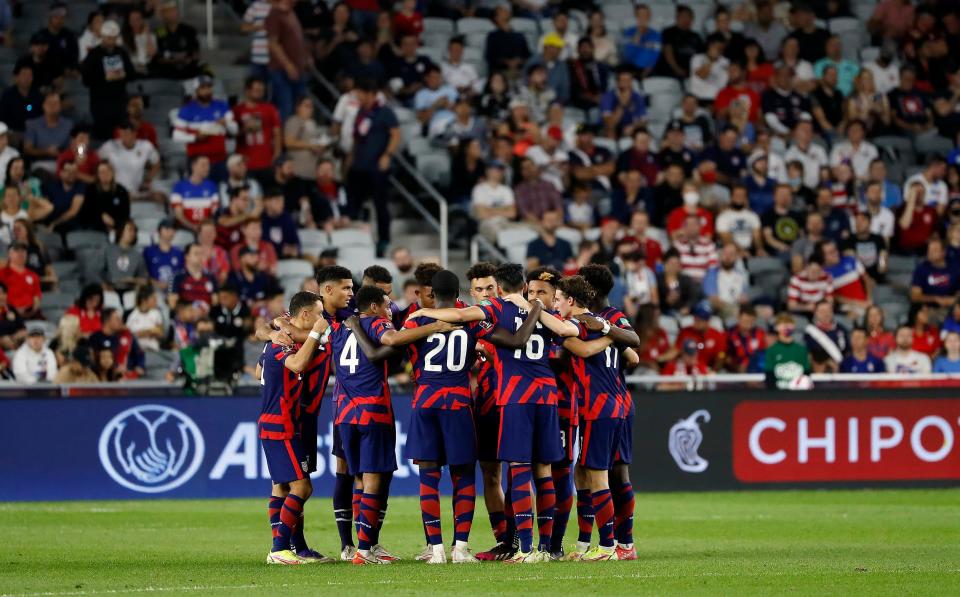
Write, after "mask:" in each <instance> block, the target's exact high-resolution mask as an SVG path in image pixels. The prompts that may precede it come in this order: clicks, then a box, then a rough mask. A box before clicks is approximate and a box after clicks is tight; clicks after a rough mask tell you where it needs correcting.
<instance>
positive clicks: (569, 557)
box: [560, 549, 589, 562]
mask: <svg viewBox="0 0 960 597" xmlns="http://www.w3.org/2000/svg"><path fill="white" fill-rule="evenodd" d="M587 551H589V550H587ZM585 553H586V551H580V550H578V549H575V550H573V551H571V552H570V553H568V554H566V555H564V556H562V557H561V558H560V561H561V562H579V561H580V560H582V559H583V554H585Z"/></svg>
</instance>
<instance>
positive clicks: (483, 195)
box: [470, 160, 517, 243]
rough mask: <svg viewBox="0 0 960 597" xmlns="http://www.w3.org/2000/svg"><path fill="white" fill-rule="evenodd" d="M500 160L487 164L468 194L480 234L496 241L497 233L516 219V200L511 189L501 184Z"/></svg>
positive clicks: (501, 166) (491, 240)
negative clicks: (478, 180)
mask: <svg viewBox="0 0 960 597" xmlns="http://www.w3.org/2000/svg"><path fill="white" fill-rule="evenodd" d="M504 168H505V166H504V165H503V163H502V162H499V161H496V160H494V161H492V162H490V163H489V164H487V171H486V174H485V175H484V178H483V180H482V181H480V182H478V183H477V185H476V186H474V187H473V192H472V193H471V195H470V212H471V213H472V215H473V217H474V219H475V220H477V222H479V231H480V234H482V235H484V236H485V237H486V238H487V240H489V241H490V242H493V243H496V242H497V233H498V232H500V231H501V230H503V229H504V228H509V227H510V226H511V225H512V224H513V223H514V221H515V220H516V219H517V202H516V200H515V199H514V196H513V189H511V188H510V187H508V186H507V185H505V184H503V171H504Z"/></svg>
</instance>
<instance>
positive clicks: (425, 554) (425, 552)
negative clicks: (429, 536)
mask: <svg viewBox="0 0 960 597" xmlns="http://www.w3.org/2000/svg"><path fill="white" fill-rule="evenodd" d="M432 557H433V546H432V545H430V544H429V543H427V544H426V545H424V546H423V549H421V550H420V553H418V554H417V556H416V557H415V558H413V559H414V560H416V561H418V562H426V561H427V560H429V559H430V558H432Z"/></svg>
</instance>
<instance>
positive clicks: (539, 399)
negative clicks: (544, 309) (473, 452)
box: [479, 298, 557, 406]
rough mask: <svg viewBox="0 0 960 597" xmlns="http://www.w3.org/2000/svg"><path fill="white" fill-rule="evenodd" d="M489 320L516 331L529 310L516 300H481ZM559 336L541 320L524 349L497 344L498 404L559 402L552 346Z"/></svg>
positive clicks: (481, 305)
mask: <svg viewBox="0 0 960 597" xmlns="http://www.w3.org/2000/svg"><path fill="white" fill-rule="evenodd" d="M479 306H480V308H481V309H483V311H484V314H485V315H486V321H489V322H490V323H491V324H493V325H494V326H500V327H502V328H504V329H507V330H510V331H511V332H514V333H516V331H517V330H518V329H520V326H522V325H523V322H524V321H525V320H526V318H527V312H526V311H524V310H523V309H521V308H520V307H518V306H516V305H514V304H513V303H510V302H507V301H504V300H503V299H499V298H495V299H490V300H486V301H482V302H481V303H480V305H479ZM554 338H555V335H554V334H553V332H551V331H550V330H549V329H548V328H546V327H544V326H543V324H541V323H540V322H537V324H536V328H535V329H534V330H533V333H532V334H531V335H530V339H529V340H528V341H527V344H526V346H524V347H523V348H517V349H515V350H514V349H509V348H500V347H497V349H496V350H497V357H498V359H497V363H496V365H495V366H496V367H497V376H498V378H499V383H498V384H497V388H498V389H497V405H498V406H504V405H506V404H556V403H557V382H556V379H555V378H554V376H553V370H552V369H550V345H551V344H552V343H553V340H554Z"/></svg>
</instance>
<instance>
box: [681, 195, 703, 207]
mask: <svg viewBox="0 0 960 597" xmlns="http://www.w3.org/2000/svg"><path fill="white" fill-rule="evenodd" d="M698 203H700V195H699V194H698V193H684V194H683V204H684V205H688V206H690V205H696V204H698Z"/></svg>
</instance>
